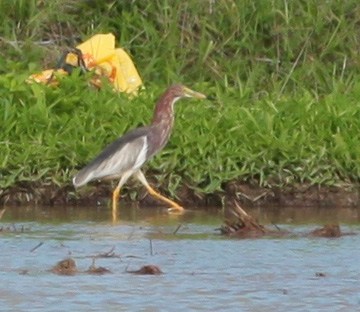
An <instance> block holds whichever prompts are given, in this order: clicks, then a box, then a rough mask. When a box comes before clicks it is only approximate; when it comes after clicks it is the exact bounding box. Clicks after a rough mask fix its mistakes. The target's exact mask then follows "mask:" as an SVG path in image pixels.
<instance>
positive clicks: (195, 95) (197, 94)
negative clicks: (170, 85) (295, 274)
mask: <svg viewBox="0 0 360 312" xmlns="http://www.w3.org/2000/svg"><path fill="white" fill-rule="evenodd" d="M184 94H185V96H187V97H192V98H196V99H207V100H210V101H214V100H215V98H213V97H211V96H207V95H205V94H202V93H200V92H196V91H194V90H191V89H189V88H186V87H185V88H184Z"/></svg>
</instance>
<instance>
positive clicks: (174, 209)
mask: <svg viewBox="0 0 360 312" xmlns="http://www.w3.org/2000/svg"><path fill="white" fill-rule="evenodd" d="M167 211H168V213H173V214H183V213H185V209H184V208H183V207H181V206H176V207H171V208H168V210H167Z"/></svg>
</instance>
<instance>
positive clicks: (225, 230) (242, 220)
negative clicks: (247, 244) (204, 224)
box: [218, 202, 288, 238]
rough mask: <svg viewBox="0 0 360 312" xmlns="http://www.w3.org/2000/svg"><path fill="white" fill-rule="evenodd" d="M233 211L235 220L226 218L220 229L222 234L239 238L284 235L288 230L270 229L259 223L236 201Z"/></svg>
mask: <svg viewBox="0 0 360 312" xmlns="http://www.w3.org/2000/svg"><path fill="white" fill-rule="evenodd" d="M230 211H231V213H232V215H233V216H234V217H235V220H225V221H224V223H225V224H223V225H222V226H221V227H220V228H219V229H218V230H220V232H221V234H223V235H228V236H231V237H238V238H259V237H263V236H266V235H284V234H288V232H285V231H281V230H276V231H273V230H269V229H267V228H266V227H265V226H263V225H261V224H259V223H258V222H257V220H256V219H255V218H253V217H252V216H250V215H249V214H248V213H247V212H246V211H245V210H244V209H242V208H241V207H240V205H239V204H238V203H237V202H235V205H234V206H233V207H232V208H231V210H230Z"/></svg>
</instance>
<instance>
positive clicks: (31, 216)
mask: <svg viewBox="0 0 360 312" xmlns="http://www.w3.org/2000/svg"><path fill="white" fill-rule="evenodd" d="M248 212H250V213H251V214H252V215H254V216H256V217H257V218H258V219H259V221H260V222H261V223H263V224H265V225H266V226H268V227H272V225H271V223H276V224H277V225H278V226H279V227H280V228H282V229H286V230H289V231H291V232H293V233H294V234H296V235H291V236H288V237H285V238H271V237H269V238H262V239H241V240H239V239H230V238H227V237H222V236H220V235H219V234H218V231H215V229H216V228H218V227H219V226H220V225H221V224H222V221H223V216H222V214H221V213H220V212H219V213H210V212H204V211H202V212H188V213H186V214H185V215H182V216H169V215H167V214H164V213H162V212H161V211H160V210H158V209H140V210H139V209H136V208H130V207H123V208H122V210H121V211H120V216H119V219H118V221H117V222H116V223H113V222H112V221H111V212H110V211H109V210H108V209H106V208H99V207H76V208H72V207H67V208H64V207H50V208H49V207H45V208H41V207H37V208H35V207H11V208H8V209H7V211H6V213H5V214H4V216H3V218H2V220H1V223H0V227H2V228H3V231H2V232H0V250H1V254H0V307H1V311H66V310H67V311H322V310H324V311H356V310H360V283H359V277H360V266H359V259H360V251H359V247H358V246H359V245H360V238H359V235H350V236H344V237H341V238H336V239H326V238H310V237H307V236H305V235H304V234H306V233H308V232H310V231H312V230H313V229H315V228H317V227H320V226H322V225H324V224H326V223H340V226H341V229H342V231H343V232H355V233H359V232H360V222H359V215H360V213H359V210H356V209H346V210H343V209H338V210H325V209H320V210H319V209H300V208H299V209H256V210H248ZM179 224H181V226H180V228H178V227H179ZM176 230H177V231H176ZM175 231H176V233H175V234H174V232H175ZM41 243H42V244H41ZM40 244H41V245H40ZM37 246H38V247H37ZM36 247H37V248H36ZM111 251H112V252H113V254H112V257H97V256H99V255H102V256H104V254H106V253H109V252H111ZM67 257H71V258H73V259H74V260H75V261H76V264H77V268H78V270H79V271H80V273H79V274H76V275H73V276H60V275H56V274H54V273H52V272H51V268H52V267H53V266H54V265H55V264H56V263H57V262H58V261H60V260H63V259H64V258H67ZM93 259H95V265H96V266H102V267H105V268H107V269H109V270H110V271H111V273H110V274H105V275H89V274H86V273H83V272H84V271H86V270H87V269H88V268H89V266H90V265H91V264H92V262H93ZM150 264H151V265H157V266H158V267H159V268H160V269H161V270H162V271H163V272H164V274H162V275H156V276H155V275H152V276H150V275H134V274H129V273H128V272H127V271H129V270H137V269H139V268H141V267H142V266H144V265H150Z"/></svg>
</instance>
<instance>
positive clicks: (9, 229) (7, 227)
mask: <svg viewBox="0 0 360 312" xmlns="http://www.w3.org/2000/svg"><path fill="white" fill-rule="evenodd" d="M28 231H30V228H28V227H25V226H23V225H16V224H11V225H4V226H0V233H2V232H3V233H8V232H17V233H24V232H28Z"/></svg>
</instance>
